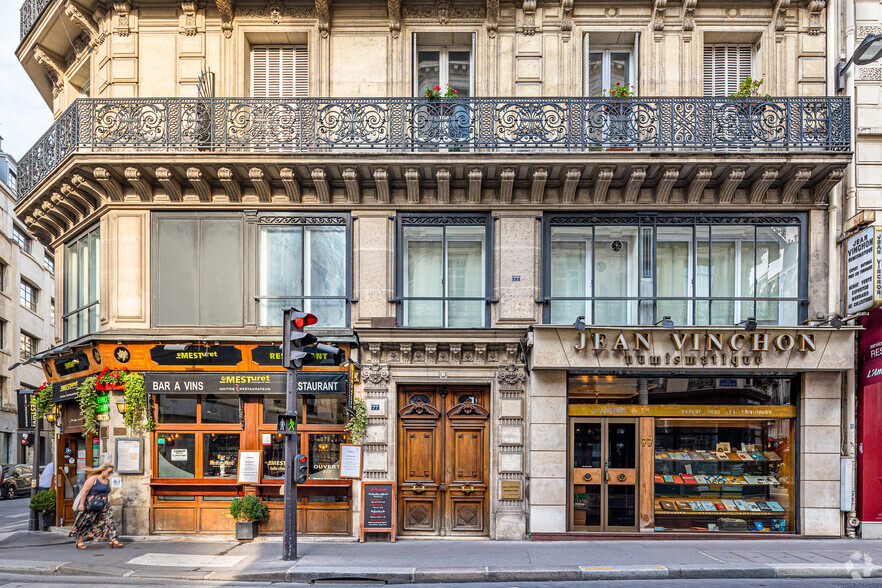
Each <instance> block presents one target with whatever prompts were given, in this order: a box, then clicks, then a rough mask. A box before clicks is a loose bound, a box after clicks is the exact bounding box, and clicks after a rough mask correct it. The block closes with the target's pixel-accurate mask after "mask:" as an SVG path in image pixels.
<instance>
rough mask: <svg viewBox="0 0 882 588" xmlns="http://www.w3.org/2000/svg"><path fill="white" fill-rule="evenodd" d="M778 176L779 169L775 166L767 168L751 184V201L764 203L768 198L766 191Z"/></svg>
mask: <svg viewBox="0 0 882 588" xmlns="http://www.w3.org/2000/svg"><path fill="white" fill-rule="evenodd" d="M777 178H778V170H777V169H775V168H773V167H767V168H765V169H764V170H763V171H762V173H760V175H759V177H758V178H756V179H755V180H754V181H753V184H752V185H751V186H750V203H751V204H762V203H763V200H765V199H766V192H768V191H769V186H771V185H772V184H773V183H774V182H775V180H776V179H777Z"/></svg>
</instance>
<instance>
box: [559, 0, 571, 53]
mask: <svg viewBox="0 0 882 588" xmlns="http://www.w3.org/2000/svg"><path fill="white" fill-rule="evenodd" d="M572 32H573V0H560V38H561V40H562V41H563V42H564V43H569V42H570V33H572Z"/></svg>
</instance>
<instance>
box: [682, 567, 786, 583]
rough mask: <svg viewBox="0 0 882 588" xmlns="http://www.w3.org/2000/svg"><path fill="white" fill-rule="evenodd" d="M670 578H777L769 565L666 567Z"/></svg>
mask: <svg viewBox="0 0 882 588" xmlns="http://www.w3.org/2000/svg"><path fill="white" fill-rule="evenodd" d="M666 567H667V569H668V578H671V579H674V578H679V579H683V580H702V579H713V580H737V579H740V578H751V579H770V578H776V577H778V576H776V575H775V570H774V569H772V568H771V567H769V566H768V565H765V564H764V565H759V566H757V565H753V566H743V565H739V566H733V565H710V564H683V565H678V566H666Z"/></svg>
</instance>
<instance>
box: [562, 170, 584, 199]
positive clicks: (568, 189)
mask: <svg viewBox="0 0 882 588" xmlns="http://www.w3.org/2000/svg"><path fill="white" fill-rule="evenodd" d="M581 179H582V170H581V169H579V168H577V167H571V168H570V169H568V170H567V171H566V172H565V173H564V183H563V189H561V193H560V201H561V203H563V204H572V203H573V202H574V201H575V200H576V188H578V187H579V180H581Z"/></svg>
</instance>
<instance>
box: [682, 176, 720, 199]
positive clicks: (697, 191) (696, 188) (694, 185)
mask: <svg viewBox="0 0 882 588" xmlns="http://www.w3.org/2000/svg"><path fill="white" fill-rule="evenodd" d="M713 173H714V168H712V167H700V168H698V171H696V172H695V176H693V178H692V181H691V182H689V194H688V196H687V197H686V200H687V202H689V204H698V203H699V202H701V196H702V194H704V187H705V186H707V183H708V182H709V181H710V179H711V175H713Z"/></svg>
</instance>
